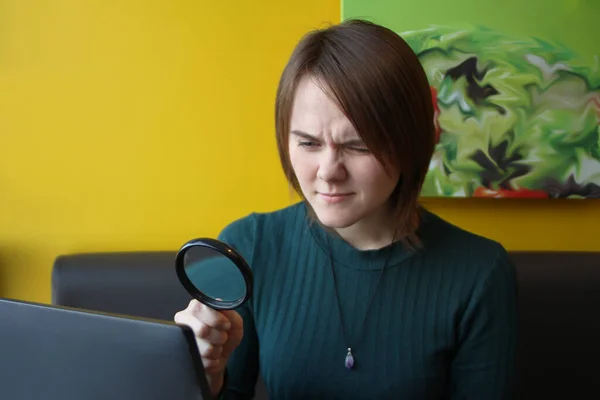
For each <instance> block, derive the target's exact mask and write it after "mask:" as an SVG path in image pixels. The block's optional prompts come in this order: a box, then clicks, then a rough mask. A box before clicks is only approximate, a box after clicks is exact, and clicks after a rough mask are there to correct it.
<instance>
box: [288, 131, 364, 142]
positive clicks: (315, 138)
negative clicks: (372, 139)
mask: <svg viewBox="0 0 600 400" xmlns="http://www.w3.org/2000/svg"><path fill="white" fill-rule="evenodd" d="M290 133H291V134H292V135H295V136H300V137H301V138H303V139H306V140H312V141H316V142H318V141H320V140H321V139H319V138H318V137H316V136H313V135H309V134H308V133H306V132H303V131H299V130H297V129H294V130H292V131H290ZM342 144H343V145H345V146H364V145H365V142H363V141H362V140H361V139H352V140H349V141H347V142H344V143H342Z"/></svg>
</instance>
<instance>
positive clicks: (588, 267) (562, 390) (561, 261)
mask: <svg viewBox="0 0 600 400" xmlns="http://www.w3.org/2000/svg"><path fill="white" fill-rule="evenodd" d="M174 257H175V252H130V253H96V254H73V255H63V256H60V257H58V258H57V259H56V261H55V264H54V267H53V271H52V302H53V303H54V304H58V305H66V306H71V307H79V308H85V309H91V310H98V311H105V312H112V313H119V314H125V315H133V316H142V317H149V318H158V319H165V320H169V321H172V320H173V316H174V314H175V312H177V311H179V310H181V309H183V308H185V307H186V306H187V304H188V302H189V301H190V296H189V295H188V294H187V292H186V291H185V290H184V289H183V288H182V287H181V285H180V284H179V282H178V280H177V277H176V275H175V267H174ZM511 257H512V259H513V260H514V262H515V265H516V268H517V274H518V280H519V337H518V351H517V358H518V398H519V399H531V398H587V397H588V396H589V395H590V394H592V393H596V394H600V362H599V361H598V360H600V313H599V312H598V311H597V310H598V309H599V308H600V252H596V253H576V252H572V253H571V252H512V253H511ZM259 386H260V383H259ZM257 390H258V391H259V392H261V391H264V388H262V387H259V388H258V389H257ZM261 396H264V394H262V395H261V394H259V395H258V396H257V398H264V397H261ZM592 397H593V396H592Z"/></svg>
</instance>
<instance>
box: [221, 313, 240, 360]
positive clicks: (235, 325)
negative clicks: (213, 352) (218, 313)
mask: <svg viewBox="0 0 600 400" xmlns="http://www.w3.org/2000/svg"><path fill="white" fill-rule="evenodd" d="M223 313H224V314H225V316H226V317H227V318H228V319H229V321H231V329H229V331H227V335H228V340H227V342H225V344H224V345H223V356H224V357H225V358H228V357H229V356H230V355H231V353H232V352H233V350H235V348H236V347H238V346H239V344H240V342H241V341H242V338H243V336H244V321H243V319H242V317H241V316H240V314H238V313H237V312H235V311H232V310H227V311H223Z"/></svg>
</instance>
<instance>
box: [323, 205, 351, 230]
mask: <svg viewBox="0 0 600 400" xmlns="http://www.w3.org/2000/svg"><path fill="white" fill-rule="evenodd" d="M313 210H314V211H315V214H316V216H317V218H318V220H319V222H320V223H321V224H322V225H324V226H326V227H328V228H331V229H344V228H348V227H350V226H352V225H354V224H356V222H358V220H359V218H358V216H357V215H356V214H355V213H349V212H344V211H341V210H340V211H337V210H324V209H323V208H322V207H316V208H315V207H313Z"/></svg>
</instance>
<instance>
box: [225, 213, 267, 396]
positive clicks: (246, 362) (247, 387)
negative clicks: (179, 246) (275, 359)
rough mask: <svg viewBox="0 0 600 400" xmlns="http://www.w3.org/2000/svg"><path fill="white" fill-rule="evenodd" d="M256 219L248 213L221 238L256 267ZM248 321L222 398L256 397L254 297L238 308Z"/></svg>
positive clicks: (229, 363) (229, 366)
mask: <svg viewBox="0 0 600 400" xmlns="http://www.w3.org/2000/svg"><path fill="white" fill-rule="evenodd" d="M254 238H255V220H254V215H250V216H247V217H245V218H242V219H240V220H237V221H235V222H233V223H231V224H230V225H228V226H227V227H226V228H225V229H224V230H223V231H222V232H221V233H220V235H219V237H218V239H219V240H221V241H223V242H225V243H227V244H228V245H230V246H231V247H233V248H234V249H235V250H236V251H237V252H238V253H240V255H241V256H242V257H244V259H245V260H246V262H247V263H248V265H249V266H250V268H252V259H253V255H254V242H255V241H254ZM235 311H236V312H237V313H238V314H240V316H241V317H242V319H243V321H244V336H243V338H242V341H241V343H240V345H239V346H238V347H237V348H236V350H234V352H233V353H232V354H231V356H230V357H229V360H228V363H227V372H226V381H225V388H224V390H223V391H222V393H221V396H219V398H220V399H225V400H230V399H231V400H234V399H235V400H237V399H252V398H253V397H254V390H255V386H256V382H257V378H258V371H259V364H258V338H257V335H256V329H255V327H254V317H253V313H252V299H250V300H249V301H248V302H246V304H244V305H243V306H242V307H240V308H238V309H236V310H235Z"/></svg>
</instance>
